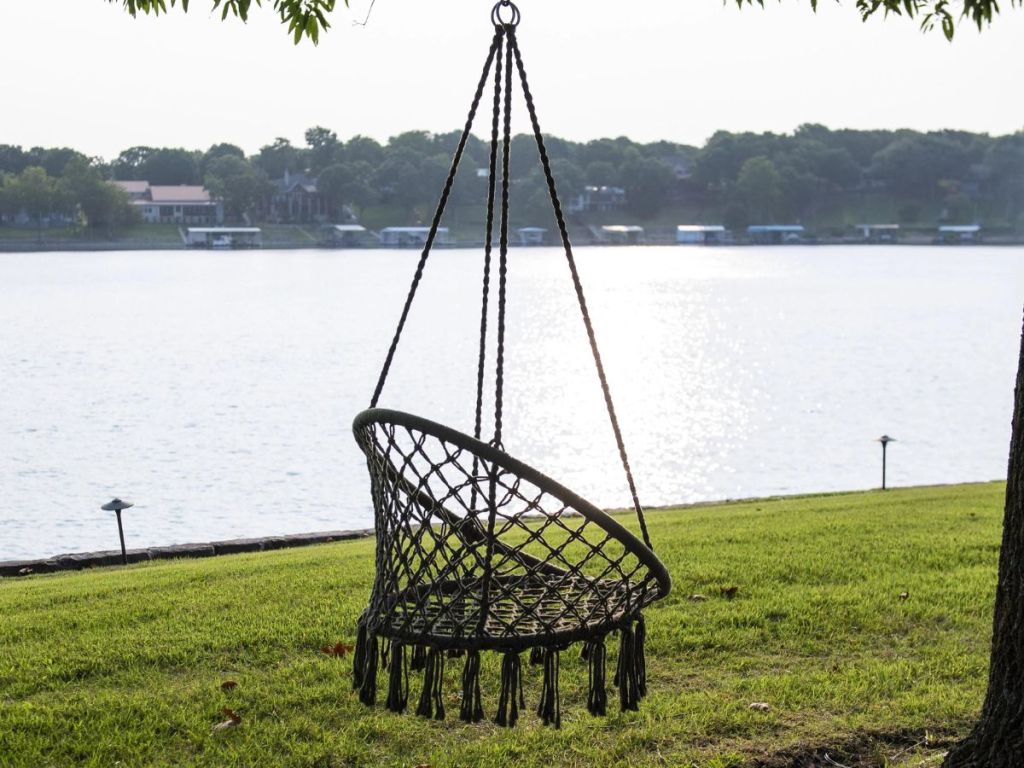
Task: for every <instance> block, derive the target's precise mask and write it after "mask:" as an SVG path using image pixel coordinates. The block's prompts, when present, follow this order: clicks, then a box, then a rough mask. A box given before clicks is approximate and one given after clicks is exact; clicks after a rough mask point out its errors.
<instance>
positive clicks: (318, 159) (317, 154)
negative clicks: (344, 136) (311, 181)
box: [306, 125, 342, 175]
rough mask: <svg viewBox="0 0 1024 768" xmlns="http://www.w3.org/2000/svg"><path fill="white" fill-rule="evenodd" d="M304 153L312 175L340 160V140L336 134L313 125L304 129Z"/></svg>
mask: <svg viewBox="0 0 1024 768" xmlns="http://www.w3.org/2000/svg"><path fill="white" fill-rule="evenodd" d="M306 146H307V147H309V151H308V152H307V153H306V158H307V160H308V166H309V170H310V172H311V173H313V174H314V175H315V174H317V173H319V172H320V171H321V170H323V169H324V168H326V167H327V166H329V165H332V164H333V163H336V162H338V161H339V160H341V157H340V151H341V148H342V145H341V142H339V141H338V134H336V133H335V132H334V131H331V130H328V129H327V128H324V127H322V126H319V125H317V126H314V127H312V128H310V129H308V130H307V131H306Z"/></svg>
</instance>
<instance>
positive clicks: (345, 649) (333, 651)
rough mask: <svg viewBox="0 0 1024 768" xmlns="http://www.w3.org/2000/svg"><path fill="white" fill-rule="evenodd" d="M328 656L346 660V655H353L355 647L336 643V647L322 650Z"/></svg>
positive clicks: (327, 647) (332, 646) (326, 646)
mask: <svg viewBox="0 0 1024 768" xmlns="http://www.w3.org/2000/svg"><path fill="white" fill-rule="evenodd" d="M320 650H321V651H322V652H324V653H326V654H327V655H328V656H337V657H338V658H339V659H343V658H345V656H346V655H348V654H350V653H352V651H354V650H355V646H354V645H346V644H345V643H341V642H339V643H335V644H334V645H325V646H324V647H323V648H321V649H320Z"/></svg>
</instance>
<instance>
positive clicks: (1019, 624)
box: [943, 335, 1024, 768]
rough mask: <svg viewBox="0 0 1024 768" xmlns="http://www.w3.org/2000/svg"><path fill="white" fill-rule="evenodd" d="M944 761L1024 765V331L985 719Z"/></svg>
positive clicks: (989, 767)
mask: <svg viewBox="0 0 1024 768" xmlns="http://www.w3.org/2000/svg"><path fill="white" fill-rule="evenodd" d="M943 766H944V768H1020V767H1021V766H1024V335H1022V337H1021V351H1020V362H1019V363H1018V367H1017V388H1016V390H1015V395H1014V405H1013V431H1012V436H1011V438H1010V465H1009V469H1008V470H1007V475H1006V509H1005V512H1004V515H1003V544H1002V549H1001V550H1000V553H999V583H998V585H997V586H996V607H995V617H994V619H993V622H992V659H991V661H990V663H989V673H988V693H987V694H986V695H985V704H984V705H983V706H982V710H981V719H980V720H979V721H978V723H977V725H975V726H974V730H973V731H971V733H970V735H969V736H968V737H967V738H966V739H965V740H964V741H962V742H960V743H959V744H957V745H956V746H955V747H954V748H953V749H951V750H950V752H949V754H948V755H947V756H946V760H945V762H944V763H943Z"/></svg>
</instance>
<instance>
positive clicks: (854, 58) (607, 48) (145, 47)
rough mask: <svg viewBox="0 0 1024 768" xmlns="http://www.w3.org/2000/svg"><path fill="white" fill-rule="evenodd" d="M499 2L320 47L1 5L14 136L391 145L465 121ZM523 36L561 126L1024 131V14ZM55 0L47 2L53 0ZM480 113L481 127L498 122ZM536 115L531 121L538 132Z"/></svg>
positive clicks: (408, 6) (80, 2)
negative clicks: (953, 24) (939, 21)
mask: <svg viewBox="0 0 1024 768" xmlns="http://www.w3.org/2000/svg"><path fill="white" fill-rule="evenodd" d="M491 4H492V3H490V2H488V0H432V1H431V2H427V1H426V0H377V2H376V6H375V7H374V9H373V13H372V15H371V16H370V17H369V23H368V24H367V25H366V26H359V25H357V24H355V23H354V22H355V21H357V20H360V19H362V18H363V17H364V16H365V14H366V10H367V8H368V6H369V0H351V8H350V9H349V10H346V9H344V7H342V6H343V4H342V2H340V0H339V6H340V7H339V10H338V11H337V12H336V13H335V14H334V23H333V27H332V29H331V30H330V31H329V32H328V33H326V34H325V35H323V36H322V37H321V41H320V45H319V47H314V46H313V45H311V44H309V43H305V42H304V43H302V44H300V45H299V46H295V45H293V44H292V42H291V38H290V36H289V35H288V34H287V33H286V30H285V28H284V27H282V26H281V25H280V23H279V22H278V20H277V18H276V17H275V16H274V14H273V12H272V11H271V10H270V9H263V10H258V9H257V10H255V11H254V12H253V14H252V16H251V18H250V21H249V23H248V24H242V23H241V22H238V21H237V20H233V19H229V20H227V21H225V22H221V21H220V16H219V14H213V13H211V12H210V7H211V6H212V2H211V0H192V7H191V10H190V11H189V13H188V14H187V15H185V14H182V13H180V12H179V11H175V12H172V13H171V14H170V15H169V16H165V17H160V18H152V17H140V18H137V19H132V18H131V17H130V16H129V15H128V14H127V13H126V12H125V11H124V10H123V9H122V7H121V3H120V2H116V3H113V4H110V3H107V2H106V0H47V2H45V3H40V2H25V1H24V0H0V72H3V73H4V74H3V88H2V93H3V99H2V104H3V108H2V111H3V114H4V118H5V119H3V120H2V121H0V143H9V144H21V145H24V146H35V145H42V146H72V147H74V148H76V149H79V150H81V151H84V152H86V153H88V154H91V155H98V156H101V157H106V158H108V159H109V158H112V157H114V156H116V155H117V153H118V152H120V151H121V150H122V149H124V148H126V147H129V146H133V145H139V144H147V145H155V146H184V147H188V148H197V149H205V148H206V147H208V146H210V145H211V144H213V143H215V142H220V141H227V142H231V143H234V144H237V145H239V146H241V147H242V148H243V149H245V150H246V151H248V152H254V151H256V150H257V149H258V148H259V147H260V146H262V145H264V144H268V143H270V142H271V141H272V140H273V139H274V138H275V137H278V136H281V137H285V138H288V139H290V140H291V141H292V142H294V143H296V144H301V143H303V134H304V132H305V129H306V128H308V127H310V126H312V125H323V126H326V127H328V128H330V129H332V130H334V131H336V132H337V133H338V135H339V137H340V138H342V139H348V138H349V137H351V136H354V135H357V134H363V135H368V136H372V137H374V138H376V139H379V140H386V139H387V138H388V137H389V136H392V135H395V134H397V133H400V132H402V131H406V130H428V131H449V130H453V129H456V128H459V127H461V125H462V123H463V122H464V120H465V114H466V111H467V109H468V106H469V101H470V98H471V96H472V91H473V88H474V86H475V84H476V81H477V79H478V77H479V72H480V68H481V66H482V64H483V60H484V57H485V55H486V52H487V47H488V45H489V42H490V37H491V34H492V28H491V27H490V23H489V13H490V7H491ZM518 5H519V7H520V9H521V11H522V16H523V20H522V23H521V24H520V27H519V40H520V47H521V49H522V52H523V57H524V61H525V64H526V67H527V71H528V72H529V74H530V80H531V86H532V87H533V90H534V95H535V97H536V101H537V106H538V110H539V113H540V117H541V122H542V127H543V128H544V130H545V132H547V133H551V134H554V135H558V136H562V137H565V138H569V139H574V140H588V139H594V138H600V137H605V136H622V135H625V136H629V137H630V138H633V139H635V140H639V141H654V140H659V139H665V140H669V141H675V142H681V143H688V144H696V145H700V144H702V143H703V142H704V141H705V140H706V139H707V138H708V137H709V136H710V135H711V134H712V133H714V132H715V131H716V130H719V129H724V130H730V131H776V132H788V131H792V130H793V129H794V128H796V127H797V126H799V125H800V124H802V123H822V124H824V125H827V126H829V127H832V128H915V129H919V130H934V129H942V128H955V129H962V130H969V131H978V132H987V133H991V134H1003V133H1009V132H1012V131H1016V130H1020V129H1022V128H1024V99H1022V98H1021V93H1020V82H1019V77H1018V76H1017V75H1016V66H1015V65H1016V61H1017V54H1018V50H1019V47H1018V46H1019V44H1020V41H1021V40H1022V39H1024V11H1019V12H1015V11H1012V10H1008V11H1006V12H1004V14H1003V15H1002V17H1001V18H998V19H997V20H996V23H995V24H994V25H993V26H992V28H991V29H988V30H987V31H985V32H984V33H983V34H978V33H977V32H976V31H975V30H974V29H973V28H971V27H968V26H963V27H961V28H960V30H959V32H958V34H957V38H956V40H955V42H954V43H952V44H950V43H948V42H946V40H945V38H943V37H942V35H941V34H940V33H938V32H933V33H930V34H923V33H922V32H920V31H919V29H918V27H917V24H916V22H913V21H908V20H904V19H890V20H888V21H882V19H881V18H879V19H877V20H873V21H869V22H868V23H866V24H865V23H862V22H861V21H860V18H859V16H858V14H857V11H856V8H855V7H854V0H841V2H840V3H833V2H829V1H828V0H823V2H821V5H820V8H819V10H818V12H817V14H814V13H812V12H811V11H810V4H809V2H808V0H782V2H781V3H774V2H768V3H766V8H765V9H764V10H761V9H758V8H751V9H746V10H744V11H742V12H741V11H739V10H737V8H736V6H735V4H734V3H733V2H732V0H728V1H727V2H722V0H643V2H632V3H631V2H627V1H626V0H615V1H612V0H586V1H585V2H584V1H583V0H546V2H541V1H540V0H520V2H519V3H518ZM44 9H45V10H44ZM484 123H486V118H484V119H483V120H481V122H480V124H479V130H478V133H483V132H484V131H485V130H486V128H487V126H486V125H484ZM522 127H523V124H522V123H521V122H520V123H518V124H517V128H522Z"/></svg>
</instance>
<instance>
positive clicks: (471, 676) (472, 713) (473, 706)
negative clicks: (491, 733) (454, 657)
mask: <svg viewBox="0 0 1024 768" xmlns="http://www.w3.org/2000/svg"><path fill="white" fill-rule="evenodd" d="M459 719H460V720H462V721H464V722H467V723H479V722H480V721H481V720H483V719H484V706H483V701H482V698H481V696H480V651H470V652H469V653H468V654H467V655H466V665H465V666H464V667H463V668H462V707H461V708H460V709H459Z"/></svg>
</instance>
